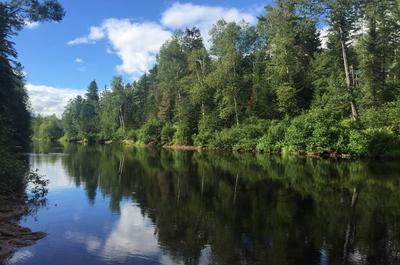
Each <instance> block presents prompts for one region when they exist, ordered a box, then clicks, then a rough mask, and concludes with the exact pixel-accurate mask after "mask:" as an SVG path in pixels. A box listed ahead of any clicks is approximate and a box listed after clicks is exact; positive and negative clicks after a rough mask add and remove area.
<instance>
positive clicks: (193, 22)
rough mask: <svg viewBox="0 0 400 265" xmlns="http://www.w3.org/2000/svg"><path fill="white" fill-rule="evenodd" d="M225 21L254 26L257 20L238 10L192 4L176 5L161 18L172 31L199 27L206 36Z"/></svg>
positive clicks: (253, 16) (252, 15) (251, 15)
mask: <svg viewBox="0 0 400 265" xmlns="http://www.w3.org/2000/svg"><path fill="white" fill-rule="evenodd" d="M220 19H224V20H225V21H227V22H241V21H243V20H244V21H246V22H249V23H251V24H254V23H255V22H256V20H257V18H256V16H255V15H254V14H250V13H247V12H243V11H241V10H239V9H237V8H224V7H218V6H206V5H194V4H191V3H184V4H183V3H179V2H177V3H174V4H173V5H172V6H171V7H170V8H168V9H167V10H166V11H165V12H164V13H163V14H162V17H161V23H162V24H163V25H164V26H166V27H168V28H171V29H182V28H185V27H193V26H196V27H199V28H200V29H201V30H202V31H204V32H202V34H203V35H204V36H206V35H207V34H208V32H209V31H210V29H211V27H212V25H213V24H215V22H217V21H218V20H220Z"/></svg>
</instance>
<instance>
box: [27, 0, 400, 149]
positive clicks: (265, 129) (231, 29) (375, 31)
mask: <svg viewBox="0 0 400 265" xmlns="http://www.w3.org/2000/svg"><path fill="white" fill-rule="evenodd" d="M398 13H400V12H398V6H397V5H395V3H394V0H384V1H378V0H373V1H370V2H368V1H363V0H351V1H334V0H326V1H325V0H324V1H313V2H312V4H310V2H309V1H294V0H276V2H275V4H274V5H272V6H268V7H266V13H265V14H263V15H261V16H260V17H259V20H258V23H257V25H255V26H253V25H250V24H248V23H245V22H240V23H236V22H226V21H224V20H220V21H217V22H216V24H215V25H214V26H213V27H212V29H211V31H210V37H211V43H210V49H208V50H207V49H206V48H205V45H204V43H203V38H202V36H201V34H200V30H199V29H198V28H191V29H186V30H184V31H177V32H176V33H175V34H174V35H173V36H172V37H171V39H169V40H167V41H166V42H165V43H164V44H163V45H162V47H161V48H160V51H159V54H158V56H157V61H156V64H155V66H154V67H153V68H152V69H151V70H150V71H149V72H148V73H146V74H144V75H143V76H142V77H140V78H139V79H138V80H137V81H134V82H133V83H124V81H123V79H122V77H121V76H116V77H114V78H113V79H112V81H111V85H110V89H107V88H106V89H105V91H104V92H102V93H101V94H100V95H98V87H97V84H96V82H95V81H92V82H91V83H90V85H89V86H88V91H87V93H86V96H85V97H77V98H75V99H73V100H72V101H71V102H70V103H69V104H68V106H67V107H66V109H65V112H64V114H63V129H64V131H65V134H66V136H67V137H68V138H69V139H70V140H90V139H94V140H101V141H107V140H116V141H123V140H131V141H137V142H139V143H145V144H147V143H155V144H157V145H195V146H202V147H209V148H211V149H225V150H235V151H254V150H258V151H260V152H281V151H283V150H289V151H291V152H302V153H304V152H310V153H320V154H326V153H339V154H343V153H350V154H354V155H359V156H374V155H379V154H382V155H385V154H388V153H393V151H394V150H393V148H398V147H397V143H398V135H399V134H400V125H399V122H398V121H399V120H400V105H399V104H400V103H399V100H398V99H397V100H396V98H398V97H399V96H400V79H399V76H400V67H399V65H400V64H399V60H400V57H399V54H400V53H399V52H398V47H399V43H400V40H399V37H398V36H400V27H399V24H398V21H399V16H398ZM361 19H362V20H365V23H367V24H368V27H367V28H368V30H367V31H360V30H359V25H360V23H359V22H360V20H361ZM322 20H324V23H325V24H326V25H328V26H329V27H328V30H327V36H325V37H324V38H320V36H319V33H318V30H317V25H320V23H321V21H322ZM355 33H357V34H358V35H357V41H352V40H354V38H355ZM321 40H324V43H323V45H322V43H321ZM24 95H25V94H24V92H21V94H20V97H22V98H24V97H25V96H24ZM391 146H392V147H393V148H392V147H391ZM380 152H382V153H380Z"/></svg>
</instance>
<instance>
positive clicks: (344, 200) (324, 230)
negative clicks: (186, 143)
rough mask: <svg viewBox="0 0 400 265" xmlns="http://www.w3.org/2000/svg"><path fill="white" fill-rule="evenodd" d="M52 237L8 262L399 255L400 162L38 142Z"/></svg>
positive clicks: (36, 162) (42, 217) (354, 260)
mask: <svg viewBox="0 0 400 265" xmlns="http://www.w3.org/2000/svg"><path fill="white" fill-rule="evenodd" d="M30 163H31V167H32V169H36V168H37V169H39V171H40V173H41V174H44V175H46V177H47V178H49V179H50V181H51V182H50V185H49V194H48V196H47V205H46V206H44V207H42V208H40V209H38V210H37V211H36V212H34V213H32V215H30V216H27V217H25V218H23V220H21V224H22V225H23V226H28V227H30V228H32V229H33V230H36V231H44V232H47V233H48V236H47V237H46V238H45V239H43V240H40V241H38V243H37V244H36V245H34V246H31V247H27V248H21V249H19V250H18V251H17V252H16V253H15V254H14V256H13V257H12V258H11V260H10V261H9V263H10V264H21V265H22V264H30V265H35V264H38V265H39V264H40V265H43V264H57V265H63V264H74V265H80V264H82V265H83V264H84V265H88V264H90V265H97V264H277V265H286V264H307V265H313V264H321V265H328V264H400V165H399V163H398V162H382V161H374V162H372V161H352V162H350V161H327V160H321V159H310V158H308V159H305V158H295V157H277V156H266V155H257V156H256V155H252V154H226V153H210V152H207V153H193V152H173V151H166V150H164V151H149V150H145V149H135V148H122V147H115V146H114V147H113V146H93V147H85V146H78V145H71V146H67V147H65V148H56V149H54V148H45V149H41V148H35V149H34V151H33V153H32V154H31V155H30Z"/></svg>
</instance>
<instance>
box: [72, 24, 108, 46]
mask: <svg viewBox="0 0 400 265" xmlns="http://www.w3.org/2000/svg"><path fill="white" fill-rule="evenodd" d="M104 37H105V35H104V31H103V29H102V28H101V27H90V29H89V35H87V36H83V37H78V38H76V39H73V40H70V41H68V42H67V44H68V45H77V44H87V43H95V42H96V41H98V40H101V39H103V38H104Z"/></svg>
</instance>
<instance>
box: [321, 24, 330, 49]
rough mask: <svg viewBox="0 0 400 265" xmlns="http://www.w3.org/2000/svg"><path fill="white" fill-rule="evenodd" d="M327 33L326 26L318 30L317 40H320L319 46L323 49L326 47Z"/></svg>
mask: <svg viewBox="0 0 400 265" xmlns="http://www.w3.org/2000/svg"><path fill="white" fill-rule="evenodd" d="M328 34H329V28H328V27H324V28H322V29H320V30H319V40H320V41H321V47H322V48H323V49H326V48H328Z"/></svg>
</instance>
